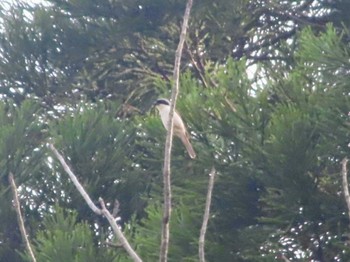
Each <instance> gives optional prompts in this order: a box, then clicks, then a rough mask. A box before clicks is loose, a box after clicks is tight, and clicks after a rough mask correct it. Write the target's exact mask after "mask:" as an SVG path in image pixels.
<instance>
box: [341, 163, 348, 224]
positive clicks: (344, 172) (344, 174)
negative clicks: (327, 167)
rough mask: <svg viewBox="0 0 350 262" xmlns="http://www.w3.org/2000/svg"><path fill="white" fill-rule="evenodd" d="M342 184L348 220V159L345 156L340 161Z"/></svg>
mask: <svg viewBox="0 0 350 262" xmlns="http://www.w3.org/2000/svg"><path fill="white" fill-rule="evenodd" d="M341 164H342V170H341V174H342V178H343V179H342V182H343V183H342V184H343V191H344V198H345V202H346V205H347V207H348V214H349V220H350V194H349V183H348V169H347V167H346V166H347V164H348V159H347V158H346V157H345V158H344V159H343V160H342V161H341Z"/></svg>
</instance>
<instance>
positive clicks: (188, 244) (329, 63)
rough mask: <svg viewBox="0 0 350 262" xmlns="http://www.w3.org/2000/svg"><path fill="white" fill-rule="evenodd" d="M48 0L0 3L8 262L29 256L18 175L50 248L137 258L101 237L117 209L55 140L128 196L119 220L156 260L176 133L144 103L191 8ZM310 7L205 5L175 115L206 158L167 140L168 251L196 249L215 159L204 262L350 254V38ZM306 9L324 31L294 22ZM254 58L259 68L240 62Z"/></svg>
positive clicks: (165, 78) (164, 89)
mask: <svg viewBox="0 0 350 262" xmlns="http://www.w3.org/2000/svg"><path fill="white" fill-rule="evenodd" d="M50 2H51V4H52V5H51V6H47V7H45V6H36V7H29V6H27V5H25V4H22V3H18V4H17V5H16V6H13V7H11V8H10V9H6V10H5V9H2V10H1V23H2V24H1V29H2V30H1V32H0V45H1V48H0V56H1V58H2V59H1V62H0V71H1V73H0V86H1V91H0V93H1V96H0V100H1V101H2V102H1V103H0V124H1V130H0V165H1V178H2V179H1V181H2V183H1V185H0V195H1V201H0V215H1V216H0V217H1V219H0V229H1V230H0V232H1V234H0V242H1V243H2V245H1V246H0V260H4V261H23V259H22V258H21V257H20V256H19V255H18V252H20V251H22V250H23V243H21V240H20V236H19V231H18V228H17V223H16V219H15V214H14V212H13V210H12V209H11V205H10V203H11V198H12V196H11V195H10V193H9V190H8V182H7V175H8V173H9V172H13V173H14V175H15V178H16V182H17V184H18V188H19V193H20V199H21V204H22V211H23V213H24V214H25V217H26V221H25V223H26V227H27V228H28V234H29V235H30V236H32V239H31V240H32V243H33V244H34V246H35V252H36V254H37V256H38V260H39V261H130V258H129V257H127V255H126V253H125V251H124V250H122V249H114V248H111V247H109V248H105V246H104V245H103V244H102V243H104V241H105V240H106V239H108V240H111V239H112V232H111V231H110V228H109V227H108V225H107V221H106V219H105V218H103V217H98V216H96V215H95V214H93V213H92V212H91V210H90V209H89V208H88V207H87V205H86V204H85V202H84V201H83V199H82V197H81V196H80V195H79V193H78V192H77V191H76V189H75V188H74V186H73V185H72V184H71V183H70V182H69V179H68V177H67V175H66V174H65V172H64V170H63V169H62V167H61V166H60V165H59V162H58V161H57V160H56V159H55V158H54V157H53V155H52V153H51V152H48V151H47V149H46V144H47V142H48V141H50V142H51V143H54V145H55V146H56V148H58V150H59V151H60V152H61V153H62V154H63V155H64V157H65V159H66V160H67V162H68V163H69V165H70V167H71V168H72V170H73V171H74V173H75V174H76V175H77V177H78V179H79V181H80V182H81V183H82V184H83V186H84V188H85V189H86V190H87V192H88V193H89V195H90V196H91V198H92V199H93V201H96V200H97V199H98V198H99V197H103V198H104V199H105V201H106V203H107V205H108V208H111V207H112V206H113V203H114V201H115V200H116V199H117V200H119V202H120V211H119V213H118V216H119V219H118V223H119V224H120V226H121V227H122V228H123V230H124V231H125V232H126V234H127V236H128V239H129V240H130V242H131V244H132V246H134V247H135V248H136V250H137V252H139V253H140V255H141V257H142V258H143V259H144V261H155V260H157V259H158V253H159V244H160V229H161V220H162V199H163V195H162V166H163V152H164V141H165V134H166V131H165V129H164V128H163V126H162V123H161V121H160V119H159V116H158V115H157V113H156V112H155V111H154V110H153V109H151V110H150V112H148V110H149V109H150V107H151V104H152V102H153V100H154V98H155V97H156V96H157V95H158V94H161V96H164V97H169V89H170V87H171V81H172V80H170V78H171V71H172V64H173V59H174V57H173V56H174V50H175V48H176V43H177V39H178V34H179V24H180V23H179V21H180V18H181V17H182V13H183V9H184V5H185V3H184V2H183V1H181V2H180V1H177V0H176V1H175V0H174V1H160V0H159V1H151V0H147V1H142V2H139V1H118V0H117V1H104V0H101V1H92V0H91V1H90V0H89V1H82V0H76V1H68V0H52V1H50ZM311 2H312V1H311ZM311 2H310V1H309V2H305V3H304V2H301V1H290V2H288V3H287V2H286V1H285V2H283V3H280V4H279V3H277V2H276V3H272V2H271V1H269V2H266V1H256V2H253V1H202V2H198V3H197V2H196V3H195V5H194V7H193V12H192V13H191V15H192V16H191V23H192V24H191V26H190V28H189V35H188V38H187V45H186V50H185V53H184V57H183V59H184V60H183V63H182V65H183V67H182V74H181V89H180V95H179V99H178V103H177V110H178V111H179V112H180V113H181V116H182V117H183V119H184V121H185V123H186V126H187V127H188V131H189V132H190V134H191V142H192V143H193V146H194V148H195V150H196V152H197V155H198V158H197V159H195V160H191V159H189V157H188V156H187V154H186V151H185V149H184V147H183V145H182V144H181V142H180V141H179V139H177V138H175V139H174V147H173V152H172V153H173V155H172V193H173V194H172V196H173V199H172V200H173V216H172V218H171V224H170V227H171V240H170V243H171V246H170V252H169V260H170V261H197V260H198V259H197V245H198V243H197V242H198V236H199V229H200V226H201V221H202V216H203V208H204V203H205V196H206V190H207V183H208V176H207V174H208V173H209V171H210V170H211V168H212V166H215V168H216V170H217V171H218V176H217V180H216V182H215V186H214V192H213V201H212V207H211V208H212V209H211V217H210V220H209V225H208V233H207V238H206V257H207V260H208V261H272V260H276V259H278V258H281V257H282V255H284V256H285V257H287V258H288V259H290V260H300V261H309V260H314V261H347V260H349V249H348V247H347V242H346V236H347V234H348V224H349V221H348V218H347V216H346V214H347V209H346V206H345V203H344V200H343V196H342V195H341V194H340V192H341V190H342V188H341V184H340V176H339V170H340V161H341V159H342V158H343V157H345V156H348V155H349V153H350V152H349V151H350V149H349V141H348V138H349V136H350V134H349V132H350V131H349V122H350V118H349V112H350V103H349V102H350V101H349V73H348V72H349V59H350V54H349V46H348V43H347V42H348V39H349V36H348V33H347V31H346V30H344V31H342V32H340V31H341V30H340V29H339V28H334V27H333V26H332V25H328V26H327V27H324V28H323V24H324V21H325V20H327V18H328V17H332V15H333V13H332V12H330V11H332V10H329V12H328V11H326V10H324V9H323V8H324V7H325V6H326V4H327V3H324V2H323V1H320V2H319V6H313V5H309V3H311ZM327 6H328V4H327ZM332 8H333V7H332ZM334 8H336V9H337V8H338V7H336V6H335V7H334ZM310 9H318V10H319V11H320V10H322V12H321V13H322V14H324V16H323V17H320V16H315V17H312V15H313V14H314V13H317V12H316V10H313V11H312V14H311V13H310V12H309V11H310ZM28 10H29V11H28ZM285 10H290V11H288V14H287V13H286V12H285ZM308 12H309V15H310V16H309V17H308V16H306V15H305V14H308ZM319 13H320V12H319ZM328 15H329V16H328ZM310 19H311V20H310ZM321 19H323V20H321ZM310 22H312V23H313V24H314V23H318V26H315V27H309V28H306V29H305V30H303V31H301V32H297V29H299V28H302V27H303V25H304V23H305V24H310ZM287 28H290V31H288V30H287ZM322 29H324V30H322ZM286 30H287V31H286ZM296 32H297V33H296ZM287 39H288V41H285V40H287ZM244 55H246V59H243V58H242V57H244ZM274 57H275V58H274ZM271 60H272V62H271V63H270V62H269V61H271ZM257 62H262V63H261V64H259V65H258V70H257V71H256V76H255V77H259V76H261V75H260V74H261V73H262V72H263V73H265V75H263V76H262V78H261V79H257V78H255V77H252V76H251V70H249V71H247V64H254V63H257ZM102 100H103V101H102ZM33 101H36V102H33ZM130 105H133V106H136V107H137V108H132V107H130ZM130 108H131V111H128V110H129V109H130ZM58 206H59V207H58ZM112 240H113V243H116V244H118V240H117V239H114V238H113V239H112Z"/></svg>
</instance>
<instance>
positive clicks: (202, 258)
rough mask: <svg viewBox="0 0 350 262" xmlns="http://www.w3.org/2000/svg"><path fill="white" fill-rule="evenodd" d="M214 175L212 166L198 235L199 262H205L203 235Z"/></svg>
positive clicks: (206, 224)
mask: <svg viewBox="0 0 350 262" xmlns="http://www.w3.org/2000/svg"><path fill="white" fill-rule="evenodd" d="M215 175H216V170H215V167H214V166H213V167H212V169H211V171H210V174H209V184H208V191H207V199H206V201H205V209H204V216H203V223H202V228H201V232H200V235H199V243H198V255H199V262H205V252H204V246H205V234H206V232H207V227H208V221H209V215H210V205H211V196H212V193H213V188H214V181H215Z"/></svg>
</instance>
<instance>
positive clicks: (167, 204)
mask: <svg viewBox="0 0 350 262" xmlns="http://www.w3.org/2000/svg"><path fill="white" fill-rule="evenodd" d="M192 2H193V0H188V2H187V5H186V10H185V14H184V18H183V22H182V28H181V34H180V40H179V44H178V46H177V50H176V53H175V63H174V75H173V77H174V83H175V85H174V86H173V89H172V93H171V102H170V112H169V122H168V128H167V130H168V132H167V137H166V142H165V150H164V167H163V183H164V189H163V190H164V207H163V221H162V235H161V245H160V253H159V261H160V262H166V261H167V260H168V249H169V221H170V216H171V179H170V162H171V149H172V144H173V123H174V121H173V116H174V111H175V105H176V99H177V95H178V92H179V82H180V80H179V78H180V64H181V56H182V50H183V46H184V42H185V37H186V33H187V26H188V20H189V17H190V11H191V8H192Z"/></svg>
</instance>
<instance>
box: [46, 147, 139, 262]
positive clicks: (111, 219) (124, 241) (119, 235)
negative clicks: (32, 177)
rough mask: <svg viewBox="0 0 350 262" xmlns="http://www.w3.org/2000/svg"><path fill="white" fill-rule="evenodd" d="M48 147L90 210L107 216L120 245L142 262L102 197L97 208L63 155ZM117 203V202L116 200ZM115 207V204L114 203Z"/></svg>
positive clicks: (136, 260) (136, 261) (134, 259)
mask: <svg viewBox="0 0 350 262" xmlns="http://www.w3.org/2000/svg"><path fill="white" fill-rule="evenodd" d="M49 147H50V149H51V150H52V152H53V153H54V155H55V156H56V157H57V159H58V160H59V161H60V163H61V165H62V166H63V168H64V170H65V171H66V172H67V174H68V175H69V177H70V179H71V180H72V182H73V184H74V185H75V187H76V188H77V190H78V191H79V193H80V194H81V195H82V197H83V198H84V200H85V201H86V203H87V204H88V205H89V207H90V208H91V210H92V211H94V212H95V213H96V214H98V215H103V216H105V217H106V218H107V220H108V222H109V224H110V226H111V227H112V229H113V232H114V234H115V235H116V237H117V238H118V240H119V241H120V245H121V246H122V247H123V248H124V249H125V251H126V252H127V253H128V254H129V256H130V257H131V258H132V259H133V261H135V262H142V260H141V258H140V257H139V256H138V254H137V253H136V252H135V250H133V248H132V247H131V246H130V244H129V242H128V240H127V239H126V238H125V236H124V234H123V232H122V231H121V229H120V228H119V226H118V225H117V222H116V221H115V219H114V217H113V215H112V214H111V213H110V212H109V211H108V210H107V208H106V205H105V203H104V201H103V199H102V198H99V202H100V205H101V208H102V209H99V208H98V207H97V206H96V205H95V204H94V203H93V202H92V200H91V198H90V196H89V195H88V194H87V193H86V191H85V189H84V188H83V186H82V185H81V184H80V183H79V181H78V179H77V177H76V176H75V175H74V173H73V172H72V170H71V169H70V167H69V166H68V165H67V163H66V161H65V160H64V158H63V156H62V155H61V154H60V153H59V152H58V151H57V149H56V148H55V147H54V146H53V145H52V144H49ZM118 203H119V202H118ZM115 207H116V205H115Z"/></svg>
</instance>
